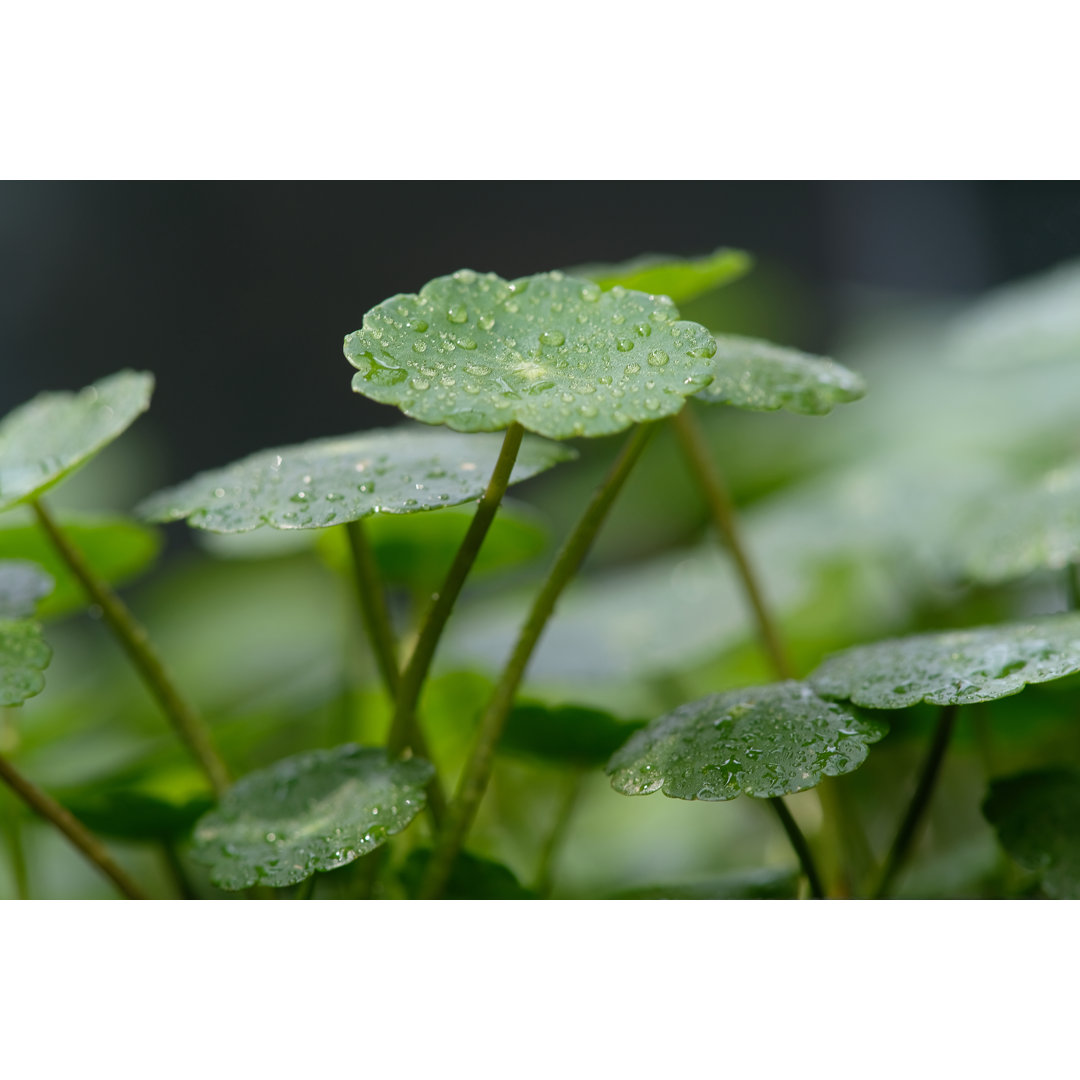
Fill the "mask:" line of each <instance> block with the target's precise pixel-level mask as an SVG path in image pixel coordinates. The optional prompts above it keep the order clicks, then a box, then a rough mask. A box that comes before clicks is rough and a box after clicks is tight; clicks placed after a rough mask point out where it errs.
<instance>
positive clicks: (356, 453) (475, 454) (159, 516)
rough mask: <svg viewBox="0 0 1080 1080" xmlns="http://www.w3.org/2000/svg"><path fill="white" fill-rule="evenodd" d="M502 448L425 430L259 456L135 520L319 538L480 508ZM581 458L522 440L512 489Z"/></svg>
mask: <svg viewBox="0 0 1080 1080" xmlns="http://www.w3.org/2000/svg"><path fill="white" fill-rule="evenodd" d="M501 442H502V440H501V439H499V438H498V437H490V436H486V435H473V436H470V437H462V436H460V435H452V434H450V433H449V432H445V431H433V430H431V429H430V428H422V427H419V426H416V425H407V426H405V427H399V428H392V429H389V430H385V431H371V432H366V433H364V434H361V435H352V436H346V437H343V438H339V439H316V440H314V441H313V442H308V443H301V444H299V445H297V446H283V447H278V448H277V449H272V450H263V451H260V452H259V453H257V454H252V455H251V456H250V457H246V458H244V459H243V460H241V461H238V462H236V463H235V464H234V465H229V466H226V467H225V468H223V469H214V470H211V471H209V472H204V473H200V474H199V475H198V476H195V477H193V478H192V479H191V480H188V481H186V482H185V483H183V484H180V485H178V486H177V487H173V488H169V489H168V490H166V491H161V492H158V493H157V494H156V495H152V496H151V497H150V498H149V499H146V500H145V501H144V502H142V503H141V504H140V505H139V506H138V507H137V508H136V512H137V513H138V514H140V515H141V516H142V517H144V518H145V519H147V520H149V521H177V520H179V519H181V518H186V519H187V521H188V524H189V525H193V526H195V527H197V528H200V529H209V530H211V531H212V532H223V533H230V532H246V531H248V530H250V529H257V528H259V527H260V526H263V525H272V526H273V527H274V528H276V529H320V528H326V527H327V526H330V525H340V524H344V523H345V522H348V521H356V520H357V519H359V518H363V517H367V516H368V515H370V514H380V513H381V514H411V513H415V512H417V511H421V510H433V509H436V508H438V507H442V506H453V505H455V504H458V503H464V502H470V501H472V500H475V499H478V498H479V497H480V496H481V495H482V494H483V492H484V488H485V487H486V485H487V482H488V478H489V477H490V475H491V471H492V469H493V468H494V466H495V461H496V459H497V458H498V456H499V449H500V446H501ZM574 457H576V453H575V452H574V451H573V450H572V449H570V448H569V447H563V446H559V445H557V444H555V443H551V442H547V441H545V440H543V439H534V438H527V439H525V440H523V441H522V445H521V450H520V452H519V454H518V458H517V463H516V465H515V467H514V471H513V473H512V474H511V476H510V481H511V483H517V482H519V481H521V480H527V479H528V478H529V477H530V476H535V475H536V474H537V473H539V472H543V471H544V470H545V469H549V468H551V467H552V466H553V465H556V464H558V463H559V462H561V461H568V460H571V459H572V458H574Z"/></svg>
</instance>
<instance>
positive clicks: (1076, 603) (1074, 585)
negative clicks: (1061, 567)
mask: <svg viewBox="0 0 1080 1080" xmlns="http://www.w3.org/2000/svg"><path fill="white" fill-rule="evenodd" d="M1065 590H1066V593H1067V594H1068V597H1069V610H1070V611H1080V562H1071V563H1069V565H1068V566H1066V567H1065Z"/></svg>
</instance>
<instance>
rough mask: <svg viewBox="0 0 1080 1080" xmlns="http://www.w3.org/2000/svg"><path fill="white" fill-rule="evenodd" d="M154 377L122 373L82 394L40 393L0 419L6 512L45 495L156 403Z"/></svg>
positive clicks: (0, 482)
mask: <svg viewBox="0 0 1080 1080" xmlns="http://www.w3.org/2000/svg"><path fill="white" fill-rule="evenodd" d="M153 388H154V377H153V376H152V375H150V374H148V373H146V372H137V371H120V372H117V374H115V375H110V376H109V377H108V378H106V379H100V380H99V381H98V382H96V383H93V384H92V385H91V386H88V387H86V388H85V389H84V390H80V391H79V392H78V393H68V392H65V393H49V394H39V395H38V396H37V397H36V398H34V399H33V400H32V401H28V402H27V403H26V404H25V405H21V406H19V408H17V409H15V410H14V411H13V412H10V413H8V415H7V416H6V417H5V418H4V419H3V420H2V421H0V510H6V509H7V508H8V507H10V506H14V505H16V504H17V503H21V502H26V501H28V500H30V499H35V498H37V497H38V496H39V495H42V494H43V493H44V492H45V491H46V490H48V489H49V488H50V487H52V486H53V485H54V484H56V483H58V482H59V481H60V480H62V479H63V478H64V477H65V476H67V475H68V474H69V473H71V472H73V471H74V470H75V469H77V468H78V467H79V466H80V465H83V464H85V463H86V462H87V461H89V460H90V458H92V457H93V456H94V455H95V454H96V453H97V452H98V451H99V450H101V449H102V448H103V447H105V446H107V445H108V444H109V443H111V442H112V441H113V440H114V439H115V438H116V437H117V436H119V435H121V434H122V433H123V432H124V431H125V430H127V428H128V427H130V426H131V424H132V423H133V421H134V420H135V419H136V417H138V416H139V415H140V414H141V413H143V412H145V411H146V410H147V408H149V405H150V395H151V393H152V392H153Z"/></svg>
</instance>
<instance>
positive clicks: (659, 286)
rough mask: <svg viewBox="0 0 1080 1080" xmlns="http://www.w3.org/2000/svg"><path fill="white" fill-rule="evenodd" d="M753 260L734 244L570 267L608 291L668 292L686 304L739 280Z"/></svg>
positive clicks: (749, 267)
mask: <svg viewBox="0 0 1080 1080" xmlns="http://www.w3.org/2000/svg"><path fill="white" fill-rule="evenodd" d="M753 265H754V260H753V259H752V258H751V257H750V256H749V255H748V254H747V253H746V252H745V251H737V250H736V249H735V248H717V249H716V250H715V251H714V252H713V253H712V254H711V255H702V256H700V257H698V258H691V259H685V258H681V257H679V256H677V255H641V256H639V257H638V258H636V259H628V260H627V261H626V262H621V263H590V264H588V265H586V266H578V267H575V268H574V269H573V270H571V271H569V273H571V274H572V275H574V276H575V277H579V278H588V279H589V281H594V282H596V284H597V285H599V286H600V288H601V289H604V290H605V291H606V290H608V289H613V288H615V286H616V285H621V286H622V287H623V288H625V289H636V290H637V291H638V292H644V293H653V294H659V295H663V296H669V297H671V299H672V300H673V301H674V302H675V303H676V304H686V303H689V302H690V301H691V300H696V299H697V298H698V297H699V296H704V295H705V293H709V292H712V291H713V289H719V288H720V287H721V286H722V285H729V284H730V283H731V282H733V281H738V279H739V278H741V277H742V276H743V275H744V274H747V273H749V271H750V270H751V269H752V267H753Z"/></svg>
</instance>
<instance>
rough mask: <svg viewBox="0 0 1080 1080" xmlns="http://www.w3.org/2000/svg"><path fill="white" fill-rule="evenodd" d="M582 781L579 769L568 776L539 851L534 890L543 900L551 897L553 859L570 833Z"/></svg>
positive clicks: (582, 775) (582, 777)
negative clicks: (552, 820)
mask: <svg viewBox="0 0 1080 1080" xmlns="http://www.w3.org/2000/svg"><path fill="white" fill-rule="evenodd" d="M584 779H585V774H584V772H583V771H582V770H581V769H577V770H575V771H574V772H573V773H572V774H571V775H570V777H569V782H568V783H567V786H566V790H565V791H564V792H563V795H562V798H561V799H560V800H559V808H558V810H557V811H556V812H555V822H554V824H553V825H552V827H551V832H549V833H548V835H547V838H546V839H545V841H544V846H543V847H542V848H541V849H540V859H539V861H538V863H537V868H536V885H535V886H534V889H535V892H536V895H537V896H539V897H541V898H542V899H544V900H547V899H548V898H549V897H550V896H551V891H552V886H553V884H554V870H555V859H556V856H557V855H558V853H559V851H560V850H561V848H562V845H563V841H564V840H565V839H566V836H567V834H568V833H569V831H570V820H571V818H573V816H574V811H575V810H576V809H577V804H578V800H579V799H580V798H581V789H582V787H583V786H584V785H583V781H584Z"/></svg>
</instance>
